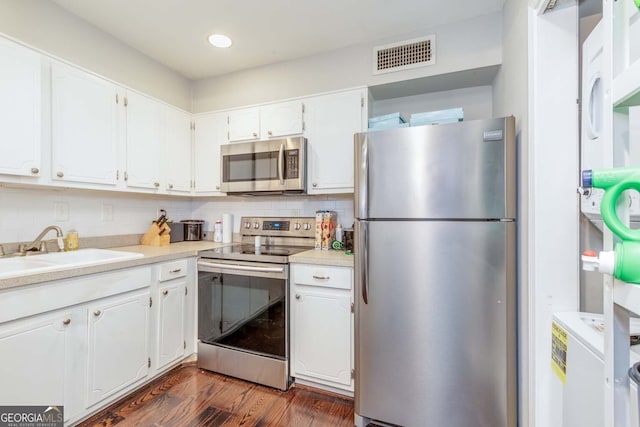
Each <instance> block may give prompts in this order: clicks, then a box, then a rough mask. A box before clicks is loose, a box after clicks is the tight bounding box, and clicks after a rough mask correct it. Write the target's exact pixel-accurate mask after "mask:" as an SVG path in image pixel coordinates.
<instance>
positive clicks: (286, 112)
mask: <svg viewBox="0 0 640 427" xmlns="http://www.w3.org/2000/svg"><path fill="white" fill-rule="evenodd" d="M303 110H304V106H303V104H302V101H290V102H279V103H277V104H272V105H266V106H264V107H262V108H261V109H260V130H261V138H262V139H268V138H276V137H282V136H288V135H299V134H301V133H302V130H303V120H302V115H303Z"/></svg>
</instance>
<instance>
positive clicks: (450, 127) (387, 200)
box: [355, 117, 516, 219]
mask: <svg viewBox="0 0 640 427" xmlns="http://www.w3.org/2000/svg"><path fill="white" fill-rule="evenodd" d="M355 145H356V148H355V157H356V163H355V169H356V174H355V176H356V194H355V197H356V217H357V218H360V219H369V218H440V219H452V218H461V219H475V218H515V212H516V211H515V208H516V190H515V184H516V176H515V161H516V154H515V120H514V118H513V117H507V118H502V119H491V120H474V121H467V122H461V123H452V124H442V125H434V126H417V127H410V128H403V129H391V130H384V131H375V132H367V133H360V134H356V135H355Z"/></svg>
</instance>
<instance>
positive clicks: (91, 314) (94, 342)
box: [87, 288, 151, 407]
mask: <svg viewBox="0 0 640 427" xmlns="http://www.w3.org/2000/svg"><path fill="white" fill-rule="evenodd" d="M149 298H150V293H149V289H148V288H147V289H145V290H143V291H140V292H135V293H133V294H127V295H124V296H121V295H118V296H116V297H112V298H108V299H106V300H102V301H98V302H96V303H95V304H91V305H90V306H89V307H88V309H87V317H88V325H89V336H88V360H87V375H88V378H87V390H88V394H87V403H88V405H87V406H89V407H91V406H93V405H94V404H96V403H98V402H100V401H102V400H103V399H105V398H107V397H109V396H111V395H113V394H115V393H117V392H118V391H121V390H123V389H125V388H127V387H129V386H131V385H133V384H135V383H137V382H138V381H140V380H141V379H143V378H145V377H146V376H147V374H148V372H149V366H150V364H151V361H150V358H149V352H148V349H147V343H148V334H149V305H150V299H149Z"/></svg>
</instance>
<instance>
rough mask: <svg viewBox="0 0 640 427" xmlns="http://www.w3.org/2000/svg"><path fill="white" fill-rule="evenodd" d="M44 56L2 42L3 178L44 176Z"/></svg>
mask: <svg viewBox="0 0 640 427" xmlns="http://www.w3.org/2000/svg"><path fill="white" fill-rule="evenodd" d="M41 66H42V65H41V56H40V55H39V54H37V53H36V52H33V51H32V50H29V49H27V48H24V47H22V46H20V45H17V44H15V43H12V42H10V41H8V40H4V39H0V174H10V175H25V176H37V175H38V174H40V168H41V160H40V144H41V139H42V121H41V110H42V81H41Z"/></svg>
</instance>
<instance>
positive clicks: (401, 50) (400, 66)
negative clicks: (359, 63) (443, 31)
mask: <svg viewBox="0 0 640 427" xmlns="http://www.w3.org/2000/svg"><path fill="white" fill-rule="evenodd" d="M435 63H436V36H435V34H432V35H430V36H427V37H422V38H419V39H413V40H405V41H402V42H399V43H393V44H387V45H384V46H377V47H375V48H373V64H374V65H373V74H380V73H390V72H392V71H400V70H406V69H409V68H417V67H424V66H426V65H433V64H435Z"/></svg>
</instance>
